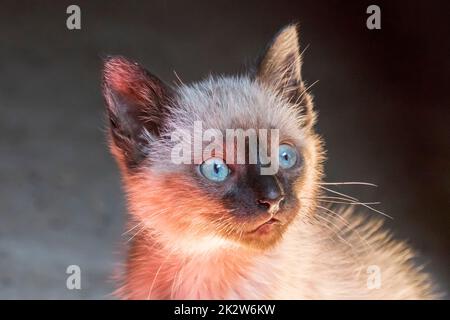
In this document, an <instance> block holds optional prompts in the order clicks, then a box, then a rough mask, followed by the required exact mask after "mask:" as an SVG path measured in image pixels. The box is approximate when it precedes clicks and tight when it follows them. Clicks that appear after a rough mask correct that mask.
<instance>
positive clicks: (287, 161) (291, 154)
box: [278, 144, 297, 169]
mask: <svg viewBox="0 0 450 320" xmlns="http://www.w3.org/2000/svg"><path fill="white" fill-rule="evenodd" d="M278 156H279V162H280V167H281V168H283V169H289V168H292V167H293V166H294V165H295V164H296V163H297V151H296V150H295V149H294V148H293V147H291V146H290V145H287V144H282V145H280V147H279V153H278Z"/></svg>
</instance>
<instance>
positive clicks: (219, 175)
mask: <svg viewBox="0 0 450 320" xmlns="http://www.w3.org/2000/svg"><path fill="white" fill-rule="evenodd" d="M200 172H201V173H202V175H203V176H204V177H205V178H207V179H209V180H211V181H215V182H222V181H224V180H225V179H226V178H227V177H228V176H229V174H230V169H229V168H228V166H227V165H226V163H225V162H224V161H223V160H222V159H220V158H210V159H208V160H206V161H204V162H203V163H202V164H201V165H200Z"/></svg>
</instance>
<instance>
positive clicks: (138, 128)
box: [103, 57, 170, 167]
mask: <svg viewBox="0 0 450 320" xmlns="http://www.w3.org/2000/svg"><path fill="white" fill-rule="evenodd" d="M103 95H104V97H105V100H106V106H107V111H108V112H107V115H108V119H109V124H110V133H111V137H112V141H111V143H112V149H113V152H114V154H115V156H116V157H120V159H118V160H120V161H122V160H123V161H124V162H125V164H126V165H127V167H135V166H137V165H138V164H139V163H140V162H141V160H142V159H144V158H145V156H146V154H147V153H148V151H149V149H148V145H149V143H150V142H151V140H152V139H155V138H156V137H157V136H158V135H159V134H160V129H161V126H162V124H163V123H164V119H165V117H166V115H167V105H168V104H169V101H170V88H168V87H167V86H166V85H164V84H163V83H162V81H161V80H159V79H158V78H156V77H155V76H153V75H151V74H150V73H149V72H148V71H147V70H145V69H144V68H142V67H141V66H139V65H138V64H137V63H133V62H130V61H128V60H126V59H125V58H123V57H112V58H108V59H107V60H106V61H105V64H104V70H103Z"/></svg>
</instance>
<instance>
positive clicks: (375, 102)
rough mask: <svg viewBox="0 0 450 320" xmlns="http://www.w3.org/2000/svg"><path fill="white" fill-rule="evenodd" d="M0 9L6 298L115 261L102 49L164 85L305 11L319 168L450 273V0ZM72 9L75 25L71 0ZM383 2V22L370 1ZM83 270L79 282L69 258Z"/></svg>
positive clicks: (437, 269) (93, 289)
mask: <svg viewBox="0 0 450 320" xmlns="http://www.w3.org/2000/svg"><path fill="white" fill-rule="evenodd" d="M0 4H1V10H0V298H3V299H5V298H6V299H15V298H25V299H30V298H42V299H50V298H62V299H79V298H81V299H88V298H89V299H102V298H108V297H109V293H110V292H111V291H112V290H113V288H114V285H113V282H112V281H110V276H111V274H112V272H113V270H114V269H115V268H116V266H117V264H118V263H119V262H120V261H121V260H122V259H123V243H126V240H127V239H128V238H129V235H122V233H123V232H124V230H125V227H124V221H125V218H126V213H125V205H124V197H123V195H122V192H121V188H120V177H119V175H118V170H117V168H116V166H115V163H114V162H113V160H112V157H111V156H110V155H109V153H108V149H107V145H106V143H105V134H104V119H103V100H102V96H101V91H100V78H101V75H100V70H101V67H102V63H101V58H102V57H104V56H106V55H108V54H121V55H124V56H127V57H129V58H131V59H134V60H137V61H140V62H141V63H142V64H143V65H145V66H146V67H147V68H148V69H149V70H150V71H151V72H153V73H154V74H157V75H158V76H160V77H161V78H162V79H164V80H166V82H168V83H173V81H174V80H175V79H176V78H175V76H174V71H176V73H177V74H178V75H179V76H180V78H181V79H182V80H183V81H184V82H189V81H196V80H200V79H201V78H202V77H204V76H205V75H207V74H208V73H216V74H218V73H225V74H232V73H235V72H239V71H242V70H244V67H245V65H246V64H248V63H249V62H252V61H253V60H254V58H255V57H256V56H257V55H258V54H259V52H260V51H261V50H262V49H263V48H264V46H265V45H266V43H267V42H268V41H269V40H270V39H271V37H272V36H273V35H274V33H276V32H277V31H278V30H279V29H280V28H281V27H283V26H284V25H286V24H287V23H290V22H292V21H297V22H300V25H301V43H302V47H303V48H305V47H306V46H307V45H309V47H308V49H307V50H306V53H305V56H304V67H303V74H304V78H305V79H306V80H307V81H308V82H309V83H313V82H314V81H316V80H319V82H318V83H317V84H316V85H314V87H313V88H312V92H313V94H314V95H315V106H316V109H317V110H318V111H319V123H318V126H317V130H318V131H319V132H320V134H322V135H323V137H324V138H325V141H326V146H327V149H328V161H327V163H326V174H327V177H326V180H327V181H367V182H372V183H376V184H377V185H378V186H379V187H378V188H369V187H362V186H360V187H358V188H348V187H346V188H342V187H341V188H338V190H339V191H344V192H347V193H349V194H351V195H354V196H358V197H360V198H361V199H362V200H366V201H374V200H377V201H381V202H382V204H381V206H380V207H379V208H380V209H381V210H383V211H385V212H386V213H388V214H390V215H392V216H393V217H394V220H390V221H388V222H387V224H388V226H389V227H390V228H391V229H393V231H394V232H395V234H396V235H397V236H398V237H399V238H402V239H408V240H409V241H410V242H411V244H412V245H413V247H414V248H416V249H417V250H418V251H419V252H420V253H421V254H422V257H423V262H427V270H429V271H430V272H431V273H432V274H433V275H434V278H435V279H436V281H437V282H438V283H439V285H440V286H441V288H442V289H444V290H447V291H448V288H449V287H450V274H449V270H450V256H449V252H450V250H449V249H450V234H449V227H450V218H449V217H450V170H449V169H450V166H449V164H450V143H449V142H450V141H449V140H450V132H449V131H450V130H449V123H450V106H449V101H450V99H449V98H450V88H449V74H450V66H449V62H450V59H449V58H450V55H449V53H450V47H449V46H450V42H449V33H448V12H449V9H450V8H449V5H448V4H447V3H446V2H444V1H442V2H439V1H433V2H430V1H414V2H413V1H408V2H406V1H403V2H400V1H395V2H394V1H370V2H369V1H345V2H344V1H317V0H316V1H300V0H297V1H292V2H289V1H266V0H259V1H245V2H244V1H231V0H227V1H171V0H157V1H126V2H125V1H79V0H77V1H70V2H69V1H5V0H1V2H0ZM70 4H77V5H79V6H80V8H81V27H82V29H81V30H74V31H71V30H68V29H67V28H66V19H67V17H68V15H67V14H66V8H67V7H68V6H69V5H70ZM370 4H377V5H379V6H380V8H381V27H382V29H381V30H368V29H367V28H366V19H367V17H368V14H366V8H367V7H368V6H369V5H370ZM72 264H76V265H79V266H80V268H81V276H82V278H81V287H82V289H81V290H68V289H67V288H66V278H67V276H68V275H67V274H66V268H67V266H69V265H72Z"/></svg>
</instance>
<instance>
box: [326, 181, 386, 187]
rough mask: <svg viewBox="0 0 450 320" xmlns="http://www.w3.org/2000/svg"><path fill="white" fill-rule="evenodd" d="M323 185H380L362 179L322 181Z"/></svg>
mask: <svg viewBox="0 0 450 320" xmlns="http://www.w3.org/2000/svg"><path fill="white" fill-rule="evenodd" d="M319 184H320V185H322V186H336V185H362V186H370V187H378V186H377V185H376V184H373V183H370V182H360V181H346V182H321V183H319Z"/></svg>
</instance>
